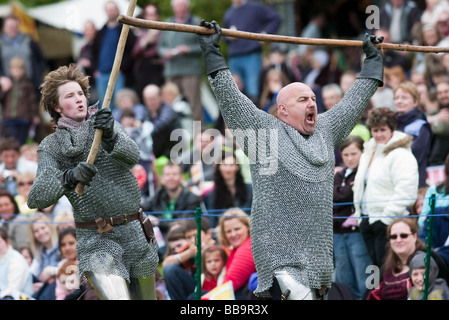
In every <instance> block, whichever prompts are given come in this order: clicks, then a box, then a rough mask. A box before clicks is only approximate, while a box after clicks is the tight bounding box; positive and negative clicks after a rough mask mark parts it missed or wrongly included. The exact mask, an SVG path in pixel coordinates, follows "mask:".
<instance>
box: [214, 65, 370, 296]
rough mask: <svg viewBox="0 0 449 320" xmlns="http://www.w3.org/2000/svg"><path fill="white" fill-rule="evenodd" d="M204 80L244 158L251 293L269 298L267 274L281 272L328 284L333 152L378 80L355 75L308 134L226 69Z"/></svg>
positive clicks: (315, 285)
mask: <svg viewBox="0 0 449 320" xmlns="http://www.w3.org/2000/svg"><path fill="white" fill-rule="evenodd" d="M209 82H210V84H211V87H212V90H213V91H214V94H215V96H216V98H217V101H218V104H219V108H220V111H221V113H222V115H223V118H224V120H225V123H226V125H227V126H228V128H229V129H230V130H231V132H233V133H234V135H235V136H236V138H237V139H238V140H239V139H241V141H240V143H239V144H240V146H241V147H242V148H243V150H244V152H245V153H246V154H247V155H248V158H249V160H250V166H251V176H252V181H253V203H252V208H251V241H252V245H251V248H252V253H253V256H254V262H255V265H256V270H257V274H258V279H257V280H258V284H257V289H256V290H255V291H254V293H255V294H256V295H257V296H259V297H266V296H269V294H268V289H269V288H270V287H271V285H272V281H273V274H274V271H276V270H281V269H284V270H287V271H289V273H290V274H292V275H293V276H294V277H295V279H296V280H297V281H298V282H300V283H302V284H304V285H305V286H307V287H310V288H320V287H321V286H322V285H325V286H330V284H331V280H332V270H333V257H332V255H333V236H332V203H333V179H334V166H335V157H334V149H335V146H337V145H338V144H340V143H341V142H342V141H343V140H344V139H345V138H346V136H348V135H349V133H350V132H351V130H352V129H353V127H354V126H355V124H356V123H357V121H358V119H359V118H360V116H361V115H362V113H363V111H364V109H365V107H366V106H367V104H368V102H369V100H370V97H371V96H372V95H373V94H374V92H375V91H376V89H377V87H378V81H377V80H372V79H357V80H356V82H355V83H354V85H353V86H352V88H351V89H350V90H349V91H348V92H347V93H346V95H345V96H344V98H343V100H342V101H341V102H340V103H339V104H337V105H336V106H334V107H333V108H331V109H330V110H329V111H327V112H324V113H322V114H319V115H318V119H317V126H316V129H315V132H314V133H313V134H312V135H310V136H303V135H301V134H300V133H299V132H298V131H297V130H296V129H294V128H293V127H291V126H289V125H287V124H285V123H284V122H282V121H280V120H278V119H276V118H275V117H273V116H271V115H269V114H268V113H266V112H264V111H262V110H260V109H258V108H257V107H256V106H255V105H254V104H253V103H252V102H251V101H250V100H249V99H247V98H246V97H245V96H244V95H243V94H242V93H241V92H240V91H239V90H238V88H237V86H236V85H235V83H234V81H233V78H232V76H231V73H230V71H229V70H228V69H225V70H221V71H219V72H218V73H217V75H216V77H215V78H214V79H212V78H211V77H209ZM241 137H243V138H241Z"/></svg>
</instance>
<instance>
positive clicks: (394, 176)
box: [353, 107, 418, 267]
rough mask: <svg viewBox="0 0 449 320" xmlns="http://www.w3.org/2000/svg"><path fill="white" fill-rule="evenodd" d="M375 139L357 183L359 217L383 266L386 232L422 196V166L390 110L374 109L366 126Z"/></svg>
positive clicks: (364, 157)
mask: <svg viewBox="0 0 449 320" xmlns="http://www.w3.org/2000/svg"><path fill="white" fill-rule="evenodd" d="M366 125H367V127H368V128H369V129H370V131H371V135H372V138H371V139H370V140H369V141H368V142H366V143H365V150H364V152H363V154H362V156H361V158H360V164H359V167H358V170H357V174H356V176H355V179H354V188H353V190H354V206H355V214H354V215H355V216H356V217H362V219H360V220H359V226H360V231H361V233H362V236H363V238H364V240H365V244H366V247H367V249H368V252H369V254H370V257H371V260H372V262H373V264H374V265H377V266H379V267H380V266H381V265H382V263H383V259H384V256H385V245H386V242H387V238H386V228H387V226H388V225H389V224H390V223H391V222H393V219H394V217H399V216H404V215H408V214H409V212H408V211H407V208H408V207H411V206H412V205H413V203H414V201H415V200H416V197H417V194H418V164H417V161H416V158H415V156H414V155H413V153H412V151H411V149H410V145H411V142H412V137H411V136H410V135H407V134H406V133H403V132H400V131H396V126H397V118H396V114H395V113H394V112H393V111H391V110H390V109H388V108H383V107H381V108H376V109H372V110H371V111H370V112H369V114H368V119H367V122H366Z"/></svg>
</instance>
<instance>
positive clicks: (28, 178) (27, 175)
mask: <svg viewBox="0 0 449 320" xmlns="http://www.w3.org/2000/svg"><path fill="white" fill-rule="evenodd" d="M34 179H36V174H34V173H33V172H24V173H21V174H19V176H18V177H17V181H16V182H17V190H18V194H17V195H16V196H15V197H14V199H15V200H16V202H17V205H18V206H19V211H20V212H21V213H23V214H26V215H30V214H31V213H34V212H36V210H37V209H30V208H29V207H28V204H27V200H28V194H29V193H30V189H31V186H32V185H33V183H34Z"/></svg>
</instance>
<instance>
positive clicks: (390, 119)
mask: <svg viewBox="0 0 449 320" xmlns="http://www.w3.org/2000/svg"><path fill="white" fill-rule="evenodd" d="M384 125H386V126H388V127H389V128H390V129H391V131H394V130H396V127H397V125H398V118H397V116H396V113H395V112H394V111H393V110H391V109H389V108H385V107H381V108H375V109H371V110H370V111H369V113H368V118H367V119H366V127H367V128H368V129H369V130H371V129H372V128H375V127H381V126H384Z"/></svg>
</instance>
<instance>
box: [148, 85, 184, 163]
mask: <svg viewBox="0 0 449 320" xmlns="http://www.w3.org/2000/svg"><path fill="white" fill-rule="evenodd" d="M143 103H144V105H145V107H146V108H147V112H148V116H147V118H146V119H145V120H149V121H151V123H152V124H153V131H152V133H151V136H152V138H153V153H154V156H155V157H156V158H159V157H161V156H166V157H167V158H170V151H171V149H172V147H173V146H175V145H176V144H177V141H172V140H171V137H170V135H171V133H172V131H173V130H175V129H179V128H180V127H181V125H180V123H179V116H178V114H177V113H176V111H175V110H173V108H172V107H171V106H170V105H167V104H165V103H163V102H162V98H161V89H160V88H159V87H158V86H157V85H155V84H149V85H147V86H146V87H145V89H144V90H143Z"/></svg>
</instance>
